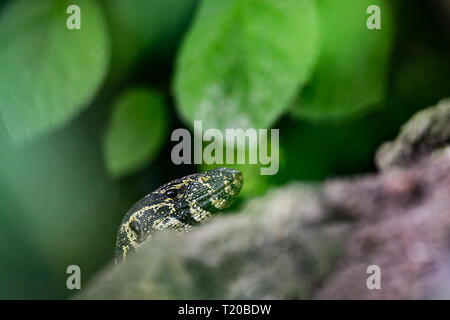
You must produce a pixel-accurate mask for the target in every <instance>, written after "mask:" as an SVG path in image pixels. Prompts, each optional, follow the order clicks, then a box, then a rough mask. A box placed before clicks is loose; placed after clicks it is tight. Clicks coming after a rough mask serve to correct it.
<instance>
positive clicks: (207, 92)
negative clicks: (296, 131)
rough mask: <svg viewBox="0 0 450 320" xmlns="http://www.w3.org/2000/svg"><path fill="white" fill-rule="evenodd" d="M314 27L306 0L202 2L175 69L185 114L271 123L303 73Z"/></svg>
mask: <svg viewBox="0 0 450 320" xmlns="http://www.w3.org/2000/svg"><path fill="white" fill-rule="evenodd" d="M317 33H318V31H317V21H316V10H315V6H314V3H313V1H312V0H283V1H273V0H207V1H203V2H202V4H201V7H200V8H199V12H198V15H197V16H196V18H195V21H194V25H193V26H192V27H191V30H190V31H189V34H188V35H187V38H186V39H185V43H184V45H183V48H182V50H181V53H180V56H179V59H178V65H177V70H176V79H175V92H176V98H177V107H178V110H179V113H180V114H181V116H182V118H183V120H184V121H185V122H186V123H188V125H190V126H192V125H193V120H203V122H204V123H203V124H204V127H206V128H211V127H214V128H219V129H224V128H237V127H242V128H248V127H263V128H264V127H269V126H270V125H271V124H273V122H274V121H275V120H277V118H278V117H279V116H280V115H281V114H282V113H283V112H284V111H285V110H286V108H287V107H288V106H289V102H290V101H291V99H292V98H293V97H294V95H295V93H296V91H297V90H298V89H299V88H300V87H301V85H302V84H303V83H304V82H305V81H306V80H307V78H308V76H309V74H310V72H311V70H312V67H313V64H314V61H315V57H316V42H317V38H318V34H317Z"/></svg>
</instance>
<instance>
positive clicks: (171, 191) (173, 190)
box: [165, 189, 179, 199]
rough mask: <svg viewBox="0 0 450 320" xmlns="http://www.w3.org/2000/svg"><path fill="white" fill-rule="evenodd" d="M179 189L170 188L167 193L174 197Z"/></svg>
mask: <svg viewBox="0 0 450 320" xmlns="http://www.w3.org/2000/svg"><path fill="white" fill-rule="evenodd" d="M178 192H179V189H169V190H167V191H166V192H165V195H166V196H168V197H169V198H171V199H173V198H175V197H176V196H177V195H178Z"/></svg>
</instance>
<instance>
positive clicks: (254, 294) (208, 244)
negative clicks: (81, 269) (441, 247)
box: [76, 183, 349, 299]
mask: <svg viewBox="0 0 450 320" xmlns="http://www.w3.org/2000/svg"><path fill="white" fill-rule="evenodd" d="M323 219H324V212H323V210H322V207H321V205H320V202H319V198H318V192H317V189H316V188H315V187H311V186H305V185H303V184H300V183H294V184H291V185H289V186H287V187H284V188H281V189H278V190H275V191H272V192H270V193H268V194H267V195H266V196H265V197H262V198H260V199H256V200H254V201H251V202H250V203H249V204H248V205H247V206H246V207H245V208H244V209H243V210H242V212H241V213H239V214H229V215H223V216H220V217H215V218H213V219H212V220H211V221H210V222H209V223H206V224H205V225H202V226H201V227H199V228H197V229H196V230H192V231H190V232H189V233H187V234H185V235H183V236H181V237H180V236H177V235H174V234H171V233H169V232H167V233H161V234H158V235H157V236H155V237H154V238H152V240H150V241H149V242H148V243H146V244H145V246H144V247H143V248H141V249H140V250H139V251H138V253H137V254H136V255H135V256H133V257H131V258H130V259H129V260H128V262H127V263H126V264H122V265H119V266H114V265H110V266H109V267H107V268H106V270H104V271H102V272H101V273H100V274H99V275H98V276H97V277H96V279H94V280H93V281H92V282H91V283H90V284H89V286H88V287H87V288H86V289H84V290H83V291H82V292H81V294H80V295H79V296H77V297H76V298H82V299H187V298H189V299H283V298H291V299H292V298H307V297H309V296H310V295H311V292H312V289H313V288H314V287H315V286H316V285H317V283H318V281H319V280H320V279H321V278H322V277H323V276H324V275H325V274H327V273H328V272H329V271H330V268H331V266H332V265H333V262H334V261H335V260H336V258H337V257H338V256H339V253H340V249H341V245H342V244H343V241H342V240H343V238H344V237H345V236H346V235H347V234H348V228H349V224H348V223H346V222H342V221H331V222H325V221H323Z"/></svg>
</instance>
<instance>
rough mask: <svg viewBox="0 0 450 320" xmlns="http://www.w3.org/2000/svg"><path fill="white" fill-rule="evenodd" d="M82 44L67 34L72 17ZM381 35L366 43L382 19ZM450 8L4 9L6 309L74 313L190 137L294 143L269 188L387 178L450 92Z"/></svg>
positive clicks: (0, 237) (0, 171)
mask: <svg viewBox="0 0 450 320" xmlns="http://www.w3.org/2000/svg"><path fill="white" fill-rule="evenodd" d="M72 4H76V5H78V6H79V7H80V9H81V29H80V30H69V29H68V28H67V27H66V22H67V19H68V18H69V17H70V16H71V14H70V13H67V12H66V9H67V7H68V6H69V5H72ZM372 4H376V5H378V6H379V7H380V9H381V16H380V17H381V29H379V30H376V29H375V30H369V29H368V28H367V27H366V20H367V19H368V18H369V17H370V16H371V14H369V13H367V12H366V9H367V7H368V6H369V5H372ZM448 4H449V2H448V1H446V0H443V1H438V0H436V1H420V0H403V1H402V0H395V1H393V0H358V1H356V0H280V1H269V0H205V1H199V0H183V1H179V0H128V1H123V0H105V1H94V0H89V1H87V0H86V1H75V0H70V1H66V0H37V1H36V0H10V1H8V0H6V1H5V0H3V1H1V0H0V298H2V299H37V298H43V299H47V298H67V297H69V296H70V295H71V294H72V292H71V291H69V290H68V289H67V288H66V279H67V276H68V275H67V274H66V268H67V266H69V265H72V264H76V265H78V266H80V268H81V271H82V286H83V284H85V283H87V281H89V279H90V278H91V277H92V276H93V275H94V274H95V273H96V272H98V271H99V270H100V269H101V268H102V267H104V266H105V265H106V264H108V263H110V262H111V261H112V259H113V254H114V246H115V237H116V232H117V228H118V226H119V223H120V221H121V219H122V217H123V216H124V214H125V213H126V211H127V210H128V209H129V208H130V207H131V205H132V204H133V203H134V202H136V201H137V200H139V199H140V198H142V197H143V196H144V195H146V194H147V193H149V192H151V191H152V190H153V189H154V188H156V187H158V186H160V185H162V184H163V183H165V182H168V181H170V180H172V179H174V178H179V177H181V176H184V175H186V174H190V173H193V172H197V171H202V170H205V169H208V168H209V167H211V166H207V165H178V166H177V165H174V164H173V163H172V161H171V158H170V153H171V149H172V148H173V146H174V145H175V143H174V142H171V140H170V136H171V133H172V131H173V130H174V129H176V128H187V129H189V130H191V129H192V127H193V121H194V120H202V121H203V124H204V128H206V127H210V128H219V129H224V128H232V127H236V126H238V127H247V128H279V130H280V169H279V172H278V174H276V175H274V176H261V175H260V174H259V172H260V171H259V166H258V165H235V166H233V167H237V168H239V169H241V170H242V171H243V173H244V179H245V183H244V187H243V190H242V192H241V196H240V199H239V200H238V201H237V202H236V203H235V204H234V206H233V208H238V207H239V206H241V205H242V203H244V202H245V201H247V200H248V199H250V198H253V197H257V196H258V195H261V194H263V193H265V192H266V191H267V190H268V189H269V188H272V187H274V186H277V185H283V184H286V183H289V182H290V181H294V180H301V181H321V180H324V179H328V178H332V177H335V176H342V175H354V174H360V173H367V172H372V171H374V170H375V167H374V163H373V156H374V151H375V149H376V148H377V147H378V146H379V145H380V143H381V142H383V141H386V140H388V139H391V138H393V137H394V136H395V135H396V134H397V133H398V130H399V128H400V127H401V125H402V124H403V123H405V121H406V120H407V119H408V118H409V117H410V116H411V115H412V114H413V113H415V112H416V111H418V110H420V109H422V108H425V107H427V106H430V105H433V104H435V103H436V102H438V101H439V100H440V99H441V98H443V97H446V96H449V95H450V77H449V74H450V73H449V72H450V50H449V49H450V48H449V47H450V32H449V30H450V28H449V6H448Z"/></svg>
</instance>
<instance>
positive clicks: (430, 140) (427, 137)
mask: <svg viewBox="0 0 450 320" xmlns="http://www.w3.org/2000/svg"><path fill="white" fill-rule="evenodd" d="M449 142H450V98H447V99H444V100H442V101H441V102H439V103H438V105H437V106H433V107H430V108H428V109H425V110H422V111H420V112H418V113H417V114H416V115H414V116H413V118H412V119H410V120H409V121H408V122H407V123H406V125H404V126H403V128H402V129H401V132H400V134H399V136H398V137H397V138H396V139H395V141H393V142H387V143H385V144H383V145H382V146H381V148H379V150H378V152H377V154H376V157H375V161H376V164H377V166H378V168H379V169H380V170H385V169H389V168H392V167H396V166H397V167H398V166H407V165H411V164H414V163H415V162H417V161H420V159H423V158H424V157H426V156H427V155H429V154H430V153H431V152H432V151H433V150H435V149H436V148H438V147H439V146H443V145H444V144H445V143H449Z"/></svg>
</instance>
